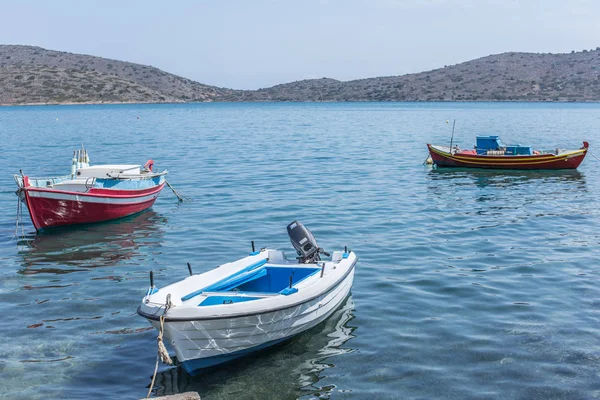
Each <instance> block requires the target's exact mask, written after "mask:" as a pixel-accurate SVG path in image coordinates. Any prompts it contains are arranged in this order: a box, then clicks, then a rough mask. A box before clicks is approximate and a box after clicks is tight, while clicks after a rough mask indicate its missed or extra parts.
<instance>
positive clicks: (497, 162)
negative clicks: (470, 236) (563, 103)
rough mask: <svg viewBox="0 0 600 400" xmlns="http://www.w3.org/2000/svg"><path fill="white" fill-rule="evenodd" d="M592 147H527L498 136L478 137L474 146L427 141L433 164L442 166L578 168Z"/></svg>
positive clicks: (584, 145) (584, 143) (587, 145)
mask: <svg viewBox="0 0 600 400" xmlns="http://www.w3.org/2000/svg"><path fill="white" fill-rule="evenodd" d="M588 147H589V143H588V142H583V147H582V148H580V149H577V150H560V149H554V150H533V149H532V148H531V147H528V146H521V145H504V144H503V143H502V141H501V140H500V139H499V138H498V136H477V146H475V148H474V149H472V150H471V149H462V150H461V149H460V148H458V146H454V147H452V148H450V147H448V146H436V145H432V144H427V148H428V149H429V154H431V159H432V161H433V163H434V164H435V165H437V166H439V167H463V168H492V169H576V168H577V167H579V164H581V162H582V161H583V159H584V158H585V155H586V154H587V151H588Z"/></svg>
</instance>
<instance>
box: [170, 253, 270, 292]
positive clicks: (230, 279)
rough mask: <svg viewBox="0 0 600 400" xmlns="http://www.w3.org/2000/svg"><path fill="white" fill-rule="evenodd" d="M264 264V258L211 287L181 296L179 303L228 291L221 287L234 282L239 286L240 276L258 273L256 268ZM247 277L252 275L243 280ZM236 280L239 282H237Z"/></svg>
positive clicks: (265, 261)
mask: <svg viewBox="0 0 600 400" xmlns="http://www.w3.org/2000/svg"><path fill="white" fill-rule="evenodd" d="M266 263H267V259H266V258H265V259H263V260H260V261H257V262H255V263H254V264H251V265H249V266H247V267H246V268H243V269H241V270H240V271H238V272H236V273H234V274H232V275H229V276H228V277H226V278H224V279H221V280H220V281H218V282H215V283H213V284H212V285H209V286H206V287H203V288H202V289H199V290H196V291H194V292H192V293H188V294H186V295H185V296H183V297H182V298H181V301H187V300H189V299H192V298H194V297H196V296H198V295H199V294H202V292H218V291H222V290H228V289H222V288H221V287H222V286H223V287H226V286H230V284H231V283H232V282H233V281H234V280H235V281H238V284H237V285H239V282H242V281H243V278H242V276H241V275H245V274H246V273H248V272H253V271H254V270H256V271H255V272H257V273H259V272H260V271H258V268H260V267H262V266H263V265H265V264H266ZM265 273H266V271H265ZM249 276H252V274H249V275H245V278H248V277H249ZM238 278H239V279H240V280H238ZM235 286H236V285H234V286H232V287H235Z"/></svg>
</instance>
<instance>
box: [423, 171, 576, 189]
mask: <svg viewBox="0 0 600 400" xmlns="http://www.w3.org/2000/svg"><path fill="white" fill-rule="evenodd" d="M428 178H429V179H430V180H432V181H436V180H445V181H448V182H449V183H451V184H455V185H459V186H463V185H470V184H472V183H475V184H476V185H477V186H479V187H485V186H494V187H503V186H514V185H520V184H527V183H557V182H563V183H579V184H581V186H584V185H585V174H583V173H581V172H579V171H577V170H539V171H535V170H534V171H527V170H522V171H521V170H489V169H472V168H434V169H432V170H431V171H429V174H428Z"/></svg>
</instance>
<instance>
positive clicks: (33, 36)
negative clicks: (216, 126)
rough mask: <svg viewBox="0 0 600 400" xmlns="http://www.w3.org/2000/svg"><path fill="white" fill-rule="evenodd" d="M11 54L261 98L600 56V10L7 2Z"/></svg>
mask: <svg viewBox="0 0 600 400" xmlns="http://www.w3.org/2000/svg"><path fill="white" fill-rule="evenodd" d="M0 10H1V11H0V15H1V17H0V20H1V21H2V22H1V23H0V43H2V44H29V45H36V46H41V47H44V48H47V49H52V50H62V51H69V52H72V53H84V54H91V55H95V56H101V57H108V58H114V59H119V60H123V61H131V62H137V63H141V64H149V65H153V66H155V67H158V68H160V69H163V70H165V71H167V72H171V73H174V74H177V75H181V76H185V77H187V78H190V79H194V80H196V81H199V82H202V83H206V84H210V85H216V86H224V87H230V88H235V89H258V88H261V87H269V86H272V85H275V84H278V83H285V82H290V81H295V80H301V79H306V78H321V77H324V76H326V77H330V78H335V79H340V80H351V79H358V78H368V77H375V76H387V75H402V74H406V73H412V72H420V71H424V70H429V69H434V68H439V67H442V66H444V65H446V64H447V65H450V64H456V63H459V62H463V61H468V60H471V59H474V58H478V57H483V56H487V55H489V54H496V53H502V52H506V51H526V52H541V53H547V52H552V53H558V52H560V53H564V52H570V51H571V50H576V51H581V50H582V49H588V50H589V49H592V48H596V47H597V46H600V1H598V0H481V1H478V0H420V1H417V0H414V1H409V0H345V1H342V0H339V1H333V0H320V1H319V0H295V1H284V0H281V1H268V0H248V1H242V0H220V1H217V0H214V1H213V0H204V1H200V0H198V1H164V0H163V1H149V0H145V1H126V0H121V1H111V0H103V1H90V0H78V1H46V0H43V1H41V0H40V1H27V0H23V1H8V0H5V1H2V3H1V7H0Z"/></svg>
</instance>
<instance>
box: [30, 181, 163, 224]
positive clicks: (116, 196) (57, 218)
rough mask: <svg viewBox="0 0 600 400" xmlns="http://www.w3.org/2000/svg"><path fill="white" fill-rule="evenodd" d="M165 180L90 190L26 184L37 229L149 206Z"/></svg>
mask: <svg viewBox="0 0 600 400" xmlns="http://www.w3.org/2000/svg"><path fill="white" fill-rule="evenodd" d="M163 187H164V183H162V184H160V185H158V186H156V187H153V188H150V189H144V190H120V191H116V190H113V191H111V190H107V189H104V190H102V189H101V190H94V189H92V190H90V192H88V193H76V192H66V191H61V190H52V189H43V188H33V187H25V188H24V189H23V190H24V191H25V201H26V203H27V208H28V209H29V215H30V216H31V222H33V226H34V227H35V229H36V230H40V229H44V228H50V227H56V226H63V225H75V224H88V223H93V222H101V221H108V220H111V219H116V218H122V217H126V216H128V215H131V214H135V213H138V212H140V211H143V210H145V209H147V208H150V207H152V205H153V204H154V202H155V201H156V198H157V197H158V195H159V194H160V192H161V190H162V189H163Z"/></svg>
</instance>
